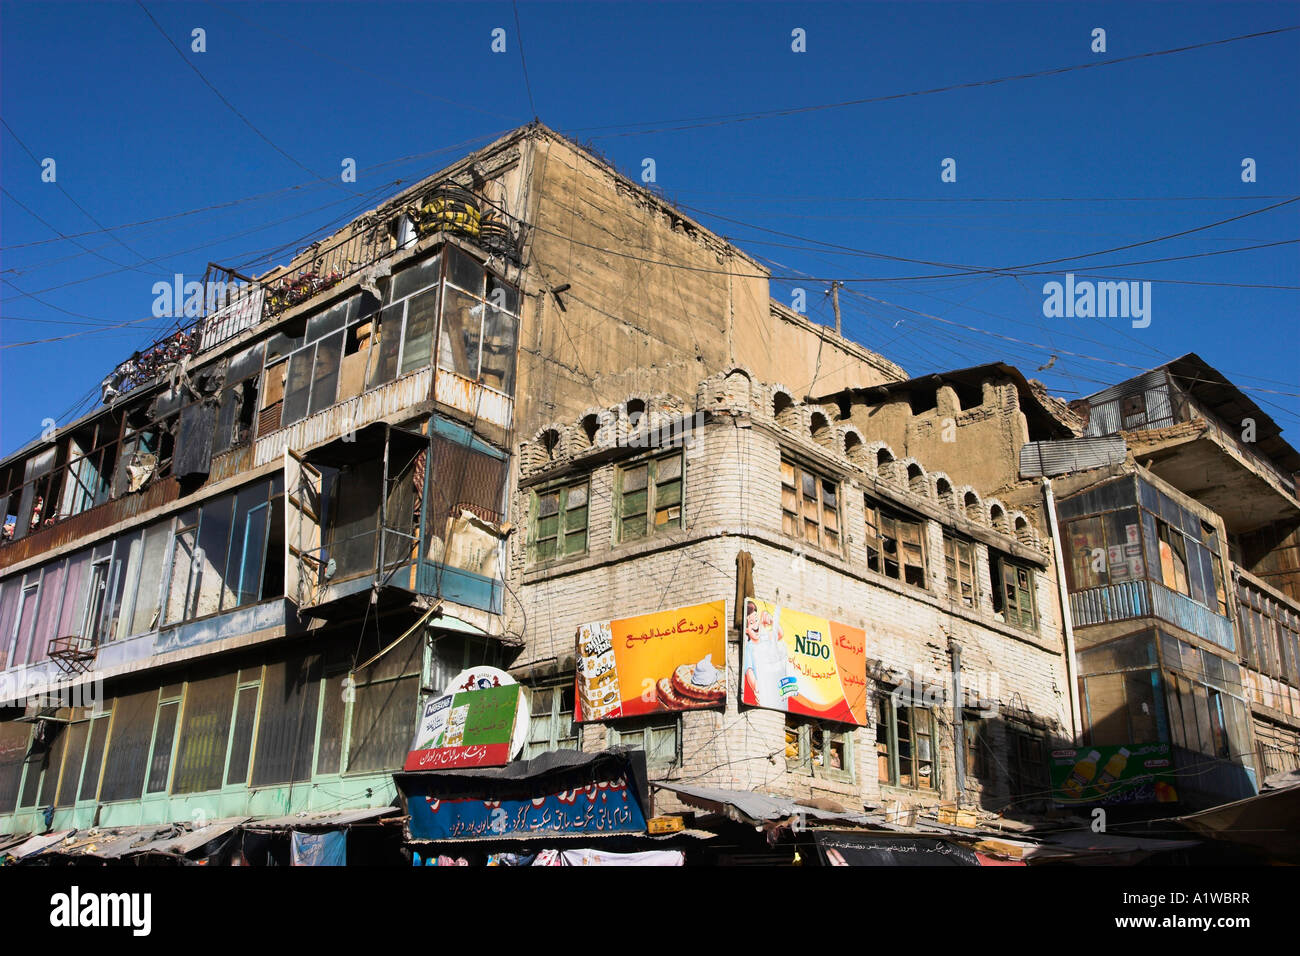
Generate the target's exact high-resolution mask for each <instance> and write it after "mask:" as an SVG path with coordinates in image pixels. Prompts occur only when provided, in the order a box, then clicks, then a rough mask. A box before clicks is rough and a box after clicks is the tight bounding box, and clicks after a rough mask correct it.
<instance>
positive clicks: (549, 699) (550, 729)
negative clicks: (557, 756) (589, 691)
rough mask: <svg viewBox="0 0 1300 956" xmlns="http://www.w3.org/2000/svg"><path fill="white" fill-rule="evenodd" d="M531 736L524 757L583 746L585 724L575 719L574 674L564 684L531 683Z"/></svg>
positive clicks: (529, 725)
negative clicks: (583, 725) (538, 684)
mask: <svg viewBox="0 0 1300 956" xmlns="http://www.w3.org/2000/svg"><path fill="white" fill-rule="evenodd" d="M527 692H528V701H529V710H528V740H527V741H526V742H525V744H524V751H523V753H522V754H521V755H520V759H521V760H528V759H529V758H532V757H536V756H537V755H538V754H542V753H546V752H547V751H548V750H581V749H582V727H581V725H579V724H575V723H574V722H573V692H574V684H573V678H572V677H570V678H569V679H568V680H567V681H565V682H563V683H560V684H546V685H544V686H539V687H528V688H527Z"/></svg>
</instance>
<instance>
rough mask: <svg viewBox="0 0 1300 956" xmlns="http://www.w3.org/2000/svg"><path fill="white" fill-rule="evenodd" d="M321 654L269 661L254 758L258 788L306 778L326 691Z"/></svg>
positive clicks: (255, 785)
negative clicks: (322, 690) (322, 692)
mask: <svg viewBox="0 0 1300 956" xmlns="http://www.w3.org/2000/svg"><path fill="white" fill-rule="evenodd" d="M318 667H319V658H318V657H314V656H313V657H293V658H290V659H289V660H288V661H277V662H276V663H274V664H268V665H267V667H266V676H265V677H264V678H263V682H262V708H261V715H260V717H259V719H258V727H257V753H256V756H255V757H254V759H253V778H252V779H253V782H252V785H253V786H254V787H265V786H270V785H272V784H277V783H289V782H290V781H296V780H306V779H308V778H309V777H310V776H311V755H312V750H313V746H314V744H315V738H316V710H317V704H318V698H319V696H320V680H319V671H318Z"/></svg>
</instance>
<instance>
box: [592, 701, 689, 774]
mask: <svg viewBox="0 0 1300 956" xmlns="http://www.w3.org/2000/svg"><path fill="white" fill-rule="evenodd" d="M605 743H606V746H607V747H611V748H612V747H631V748H633V749H635V750H644V751H645V759H646V768H647V769H649V770H652V771H656V772H667V771H669V770H674V769H676V768H678V767H681V765H682V719H681V715H679V714H667V715H658V716H654V717H646V718H640V719H635V720H632V721H628V722H625V723H619V724H611V725H608V732H607V734H606V741H605Z"/></svg>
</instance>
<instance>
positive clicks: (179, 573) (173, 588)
mask: <svg viewBox="0 0 1300 956" xmlns="http://www.w3.org/2000/svg"><path fill="white" fill-rule="evenodd" d="M198 531H199V514H198V511H197V509H191V510H190V511H187V512H185V513H184V514H182V515H181V516H180V517H179V518H177V519H176V530H175V532H174V533H173V535H172V568H171V578H170V581H171V584H170V587H169V588H168V592H167V610H166V612H165V613H164V614H163V620H162V623H163V624H164V625H170V624H178V623H180V622H181V621H184V620H188V619H189V618H192V617H193V616H194V610H195V607H196V606H197V601H198V593H197V590H198V589H197V588H195V586H194V583H195V582H194V575H195V570H196V567H195V563H194V549H195V548H196V547H198V544H197V538H198Z"/></svg>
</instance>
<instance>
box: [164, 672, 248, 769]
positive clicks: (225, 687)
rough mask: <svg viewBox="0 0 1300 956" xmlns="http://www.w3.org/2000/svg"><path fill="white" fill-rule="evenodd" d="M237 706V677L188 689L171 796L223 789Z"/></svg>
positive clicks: (199, 682)
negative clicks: (227, 747) (227, 746)
mask: <svg viewBox="0 0 1300 956" xmlns="http://www.w3.org/2000/svg"><path fill="white" fill-rule="evenodd" d="M234 703H235V675H234V674H224V675H222V676H220V677H211V678H208V679H207V680H202V681H195V682H193V683H191V684H190V685H189V687H188V688H186V692H185V718H184V722H183V724H182V726H181V736H180V745H179V746H178V747H177V750H176V778H175V780H174V781H173V783H172V793H202V792H203V791H205V790H216V789H218V788H220V787H221V781H222V776H223V774H224V773H225V769H226V744H227V743H228V742H229V739H230V711H231V708H232V707H233V706H234Z"/></svg>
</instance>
